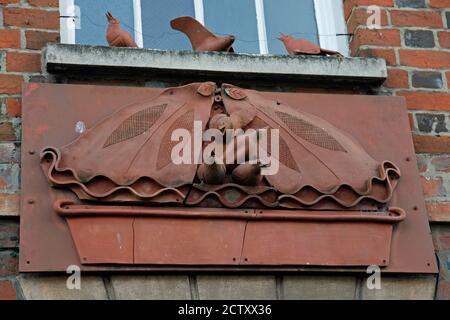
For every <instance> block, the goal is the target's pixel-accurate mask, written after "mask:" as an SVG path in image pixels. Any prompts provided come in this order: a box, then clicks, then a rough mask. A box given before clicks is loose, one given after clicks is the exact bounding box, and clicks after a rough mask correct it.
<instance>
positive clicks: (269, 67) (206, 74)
mask: <svg viewBox="0 0 450 320" xmlns="http://www.w3.org/2000/svg"><path fill="white" fill-rule="evenodd" d="M44 67H46V69H47V71H48V72H49V73H54V74H70V73H80V72H83V73H85V72H87V71H88V72H89V73H90V74H91V75H93V74H95V73H98V74H101V75H105V74H110V75H135V76H136V75H139V76H141V77H145V76H150V77H155V76H156V77H164V76H166V77H167V76H169V77H170V76H174V75H176V76H180V77H185V76H187V77H189V78H208V79H209V80H214V79H221V78H222V79H251V80H270V81H276V80H283V81H300V82H301V81H308V82H309V81H315V82H319V83H330V82H333V83H337V82H338V83H342V84H343V85H355V84H357V85H359V86H368V87H373V86H378V85H381V83H383V81H384V80H385V79H386V77H387V70H386V62H385V60H383V59H376V58H342V57H322V56H298V57H292V56H288V55H255V54H236V53H223V52H193V51H164V50H154V49H135V48H110V47H102V46H85V45H69V44H49V45H48V46H47V47H46V49H45V54H44Z"/></svg>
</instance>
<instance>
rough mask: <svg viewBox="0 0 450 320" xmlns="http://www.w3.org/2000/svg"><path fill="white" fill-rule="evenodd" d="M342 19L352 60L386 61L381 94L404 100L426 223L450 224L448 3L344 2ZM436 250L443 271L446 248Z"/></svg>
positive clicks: (444, 288) (443, 286) (442, 232)
mask: <svg viewBox="0 0 450 320" xmlns="http://www.w3.org/2000/svg"><path fill="white" fill-rule="evenodd" d="M370 5H377V6H379V8H380V12H381V28H379V29H376V30H369V29H368V27H367V24H366V21H367V20H366V19H367V17H368V13H367V8H368V6H370ZM345 16H346V20H347V24H348V26H349V29H350V30H351V32H353V33H354V36H353V37H352V38H351V42H350V48H351V52H352V55H354V56H376V57H382V58H385V59H386V60H387V62H388V75H389V78H388V80H387V81H386V83H385V84H384V88H383V89H384V90H381V91H382V92H387V93H388V94H392V95H396V96H403V97H405V99H406V103H407V106H408V108H409V112H410V120H411V130H412V133H413V136H414V143H415V148H416V152H417V161H418V166H419V171H420V174H421V182H422V187H423V191H424V195H425V200H426V203H427V208H428V215H429V219H430V222H431V223H432V224H438V223H439V224H444V223H448V222H450V155H449V153H450V91H449V89H450V49H449V48H450V40H449V39H450V30H449V27H450V1H448V0H345ZM364 18H365V19H364ZM355 21H357V22H358V23H355ZM369 34H371V35H372V36H369ZM372 37H374V38H375V39H377V40H374V39H372ZM433 230H434V229H433ZM448 231H449V230H448V229H439V232H434V233H433V236H434V238H436V241H435V242H436V243H445V242H446V241H447V242H448V238H449V237H450V233H448ZM441 237H442V240H440V238H441ZM445 239H447V240H445ZM436 249H437V250H438V256H439V259H440V260H445V261H444V262H445V263H443V262H442V261H441V266H445V268H448V265H447V259H449V257H450V256H449V255H448V251H445V250H448V248H443V247H442V246H439V247H437V248H436ZM441 270H442V268H441ZM447 271H448V270H447ZM441 272H443V271H441ZM448 281H449V278H448V277H447V276H446V277H443V276H441V281H440V284H439V290H438V298H447V299H448V298H449V294H448V290H449V288H450V284H449V283H448ZM444 292H446V293H444Z"/></svg>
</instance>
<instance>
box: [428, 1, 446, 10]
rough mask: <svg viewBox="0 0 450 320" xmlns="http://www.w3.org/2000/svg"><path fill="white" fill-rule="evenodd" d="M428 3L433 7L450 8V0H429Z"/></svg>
mask: <svg viewBox="0 0 450 320" xmlns="http://www.w3.org/2000/svg"><path fill="white" fill-rule="evenodd" d="M428 4H429V6H430V7H431V8H444V9H448V8H450V0H429V1H428Z"/></svg>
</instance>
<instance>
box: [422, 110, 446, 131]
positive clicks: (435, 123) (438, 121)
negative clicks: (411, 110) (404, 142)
mask: <svg viewBox="0 0 450 320" xmlns="http://www.w3.org/2000/svg"><path fill="white" fill-rule="evenodd" d="M445 118H446V116H445V115H444V114H434V113H416V122H417V128H418V129H419V131H420V132H422V133H441V132H448V130H447V127H446V121H445Z"/></svg>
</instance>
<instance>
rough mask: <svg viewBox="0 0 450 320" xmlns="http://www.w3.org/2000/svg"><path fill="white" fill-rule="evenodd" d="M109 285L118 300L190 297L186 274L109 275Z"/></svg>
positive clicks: (186, 298)
mask: <svg viewBox="0 0 450 320" xmlns="http://www.w3.org/2000/svg"><path fill="white" fill-rule="evenodd" d="M111 285H112V287H113V289H114V294H115V297H116V299H119V300H189V299H191V289H190V285H189V278H188V276H182V275H174V276H167V275H156V276H138V275H123V276H122V275H120V276H111Z"/></svg>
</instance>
